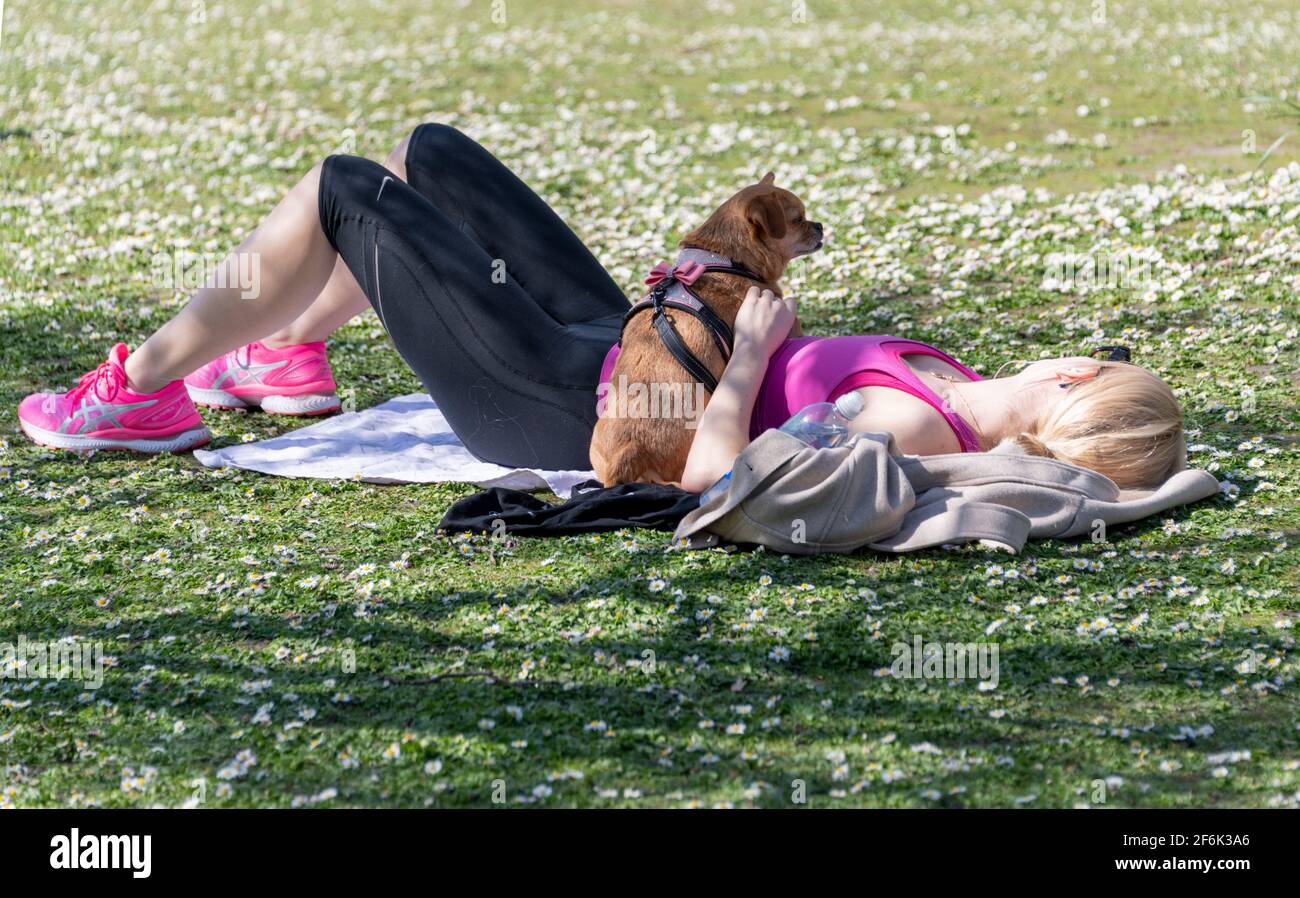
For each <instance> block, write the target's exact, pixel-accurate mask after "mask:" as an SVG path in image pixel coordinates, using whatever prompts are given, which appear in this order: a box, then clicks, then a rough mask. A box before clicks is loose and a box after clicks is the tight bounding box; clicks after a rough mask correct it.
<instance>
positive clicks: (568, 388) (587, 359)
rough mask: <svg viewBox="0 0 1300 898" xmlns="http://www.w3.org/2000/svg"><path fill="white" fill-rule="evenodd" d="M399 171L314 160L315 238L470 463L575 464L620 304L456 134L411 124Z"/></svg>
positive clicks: (582, 250)
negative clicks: (344, 271)
mask: <svg viewBox="0 0 1300 898" xmlns="http://www.w3.org/2000/svg"><path fill="white" fill-rule="evenodd" d="M406 174H407V183H403V182H402V181H400V180H398V179H397V178H396V177H394V176H393V173H392V172H390V171H389V170H388V169H386V168H384V167H383V166H381V165H378V164H377V163H374V162H371V161H369V160H367V159H362V158H359V157H357V156H330V157H329V158H328V159H326V160H325V164H324V167H323V169H322V171H321V178H320V220H321V227H322V228H324V230H325V236H326V237H327V238H329V241H330V243H331V244H332V245H333V246H334V248H335V249H336V250H338V253H339V256H340V257H342V259H343V261H344V263H346V264H347V266H348V268H349V269H350V270H351V272H352V274H353V275H354V276H355V277H356V279H357V283H358V284H360V285H361V289H362V290H364V291H365V294H366V296H367V297H369V299H370V304H371V305H372V306H374V309H375V312H376V313H377V314H378V315H379V320H380V321H382V322H383V325H384V328H385V329H386V330H387V331H388V334H389V336H391V337H392V339H393V343H394V344H396V346H397V351H398V352H399V353H401V356H402V358H403V359H405V360H406V363H407V364H408V365H410V366H411V368H412V369H413V370H414V371H415V373H416V375H418V376H419V378H420V380H421V381H422V382H423V383H424V386H425V388H426V389H428V391H429V393H430V395H432V396H433V398H434V400H435V401H436V402H437V403H438V407H439V408H440V409H441V410H442V412H443V414H444V415H446V417H447V422H448V423H449V424H450V425H451V427H452V429H453V430H454V431H455V432H456V435H457V436H459V437H460V439H461V440H462V441H464V443H465V446H466V447H467V448H468V449H469V450H470V452H472V453H474V455H476V456H477V457H479V458H481V459H483V460H484V461H490V462H497V463H499V464H504V465H511V466H519V467H542V468H551V469H579V470H581V469H586V468H589V467H590V462H589V461H588V458H587V450H588V445H589V444H590V442H591V429H592V427H593V426H594V425H595V423H596V381H597V380H598V379H599V377H600V365H601V361H602V360H603V359H604V357H605V353H606V352H607V351H608V350H609V347H610V346H612V345H613V344H614V342H615V341H616V340H617V339H618V336H619V325H620V322H621V320H622V316H623V314H624V313H625V312H626V311H627V309H628V302H627V298H626V297H625V296H624V295H623V292H622V291H621V290H620V289H619V288H618V285H617V284H615V283H614V281H613V279H611V278H610V276H609V274H607V273H606V271H605V269H603V268H602V267H601V266H600V263H599V262H597V261H596V259H595V257H594V256H592V254H591V252H590V251H589V250H588V249H587V247H585V246H584V245H583V244H582V241H580V240H579V239H578V238H577V236H576V235H574V233H573V232H572V231H571V230H569V228H568V226H566V225H565V223H564V222H563V221H561V220H560V217H559V216H558V215H556V214H555V212H554V211H553V210H552V209H551V208H550V207H549V206H547V205H546V203H545V202H543V201H542V199H541V198H540V197H539V196H537V194H535V193H533V191H532V190H530V189H529V188H528V187H527V185H525V184H524V183H523V181H520V180H519V178H517V177H516V176H515V175H514V173H513V172H511V171H510V170H509V169H508V168H506V167H505V165H503V164H502V163H501V162H500V160H498V159H497V158H496V157H494V156H493V155H492V154H491V153H489V152H488V151H487V150H485V149H483V147H481V146H479V145H478V144H477V143H475V142H474V141H472V140H470V139H469V138H468V137H466V136H465V135H464V134H462V133H460V132H459V131H457V130H456V129H455V128H451V127H448V126H447V125H421V126H420V127H419V128H416V129H415V132H414V133H413V134H412V135H411V140H410V143H409V145H408V147H407V151H406Z"/></svg>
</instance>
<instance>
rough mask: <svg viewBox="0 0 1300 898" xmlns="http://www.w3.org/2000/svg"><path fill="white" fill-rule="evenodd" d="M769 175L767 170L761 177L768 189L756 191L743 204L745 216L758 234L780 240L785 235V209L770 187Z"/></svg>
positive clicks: (770, 174) (770, 175)
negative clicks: (764, 175) (765, 174)
mask: <svg viewBox="0 0 1300 898" xmlns="http://www.w3.org/2000/svg"><path fill="white" fill-rule="evenodd" d="M771 177H772V173H771V172H768V173H767V177H765V178H763V184H766V185H768V189H766V190H760V191H756V192H755V193H754V194H753V195H752V196H750V197H749V199H748V201H747V202H746V204H745V218H746V219H748V220H749V223H750V224H752V225H753V226H754V227H755V228H756V229H757V230H758V232H759V234H761V235H766V236H768V237H771V238H772V239H774V240H780V239H781V238H782V237H784V236H785V209H783V208H781V201H780V200H779V199H777V196H776V193H774V192H773V191H772V189H771V184H770V179H771ZM759 186H760V187H761V186H763V185H762V184H760V185H759Z"/></svg>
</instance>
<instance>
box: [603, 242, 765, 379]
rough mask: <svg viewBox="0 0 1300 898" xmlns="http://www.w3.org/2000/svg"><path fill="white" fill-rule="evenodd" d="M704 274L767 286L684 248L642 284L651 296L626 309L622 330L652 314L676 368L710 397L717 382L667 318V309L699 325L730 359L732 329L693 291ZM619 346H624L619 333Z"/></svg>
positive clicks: (717, 258)
mask: <svg viewBox="0 0 1300 898" xmlns="http://www.w3.org/2000/svg"><path fill="white" fill-rule="evenodd" d="M705 274H734V275H738V276H739V277H743V278H749V279H750V280H751V281H754V282H756V283H759V284H763V283H766V282H765V281H764V280H763V279H762V278H760V277H759V276H758V275H756V274H754V273H753V272H752V271H750V270H749V269H747V268H743V267H741V266H739V265H735V264H733V263H732V261H731V260H730V259H728V258H725V257H723V256H719V255H717V254H716V253H711V252H707V251H705V250H702V249H692V248H686V249H683V250H682V251H681V253H680V254H679V255H678V256H677V264H676V265H674V266H672V267H671V268H670V267H668V263H667V262H660V263H659V264H658V265H656V266H655V267H654V269H653V270H652V271H651V272H650V274H649V276H648V277H646V279H645V283H646V286H648V287H649V288H650V292H649V293H648V294H647V295H646V297H645V299H642V300H641V301H640V302H638V303H636V304H635V305H634V306H632V308H630V309H628V312H627V314H626V315H624V316H623V330H626V329H627V323H628V322H629V321H631V320H632V319H633V318H635V317H636V316H637V315H639V314H641V313H642V312H644V311H646V310H647V309H649V310H651V318H650V323H651V324H653V325H654V329H655V333H657V334H658V335H659V339H660V340H661V341H662V342H663V344H664V348H666V349H667V350H668V351H669V352H670V353H671V354H672V357H673V358H674V359H676V360H677V364H679V365H681V366H682V367H683V368H685V369H686V373H687V374H689V375H690V376H691V377H693V378H694V379H695V380H696V381H698V382H699V383H702V384H704V389H706V390H708V391H709V392H710V393H712V392H713V391H714V390H716V389H717V388H718V379H717V378H716V377H714V376H713V372H711V371H710V370H709V369H708V366H706V365H705V364H704V363H703V362H702V361H700V359H699V358H698V357H697V356H696V355H695V353H693V352H691V350H690V347H688V346H687V345H686V341H685V340H683V339H682V335H681V334H679V333H678V332H677V328H675V327H673V323H672V321H671V320H670V319H669V317H668V315H667V314H666V312H667V310H668V309H676V310H678V311H681V312H685V313H686V314H688V315H690V316H691V317H693V318H694V319H695V320H697V321H699V322H700V324H703V325H704V327H705V329H706V330H707V331H708V332H709V335H710V336H711V337H712V338H713V342H714V344H715V345H717V347H718V351H719V352H721V353H722V358H723V361H724V362H726V361H728V360H730V359H731V350H732V346H733V345H734V343H735V335H734V334H732V332H731V326H730V325H728V324H727V322H725V321H723V320H722V318H721V317H719V315H718V313H717V312H715V311H713V309H711V308H709V306H708V303H706V302H705V301H704V300H703V299H701V298H700V295H699V294H698V293H696V292H695V290H694V289H692V288H693V286H694V285H695V282H696V281H697V280H699V279H700V277H701V276H702V275H705ZM618 345H619V346H622V345H623V337H622V333H621V332H620V334H619V340H618Z"/></svg>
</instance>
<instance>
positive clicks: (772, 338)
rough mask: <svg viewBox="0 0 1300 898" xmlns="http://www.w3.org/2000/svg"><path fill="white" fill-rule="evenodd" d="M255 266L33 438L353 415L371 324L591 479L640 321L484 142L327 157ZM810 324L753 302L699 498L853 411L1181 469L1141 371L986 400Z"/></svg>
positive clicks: (1021, 387)
mask: <svg viewBox="0 0 1300 898" xmlns="http://www.w3.org/2000/svg"><path fill="white" fill-rule="evenodd" d="M246 258H252V259H255V260H256V261H257V264H258V266H259V274H260V284H259V289H258V290H257V291H256V295H253V296H249V295H248V293H249V291H248V290H247V287H246V285H240V284H235V285H232V286H223V285H222V283H223V280H224V279H213V280H212V281H210V282H209V284H208V285H207V286H205V287H203V288H202V289H200V290H199V291H198V292H197V293H196V294H195V295H194V297H193V298H192V299H191V300H190V302H189V303H188V304H187V305H186V306H185V307H184V308H183V309H182V310H181V311H180V313H179V314H177V315H176V317H175V318H173V319H172V320H171V321H169V322H168V323H167V324H165V325H163V326H162V327H161V328H159V329H158V331H156V332H155V333H154V334H153V335H152V336H151V337H149V338H148V339H147V340H146V341H145V342H144V343H143V344H142V345H141V346H140V347H139V348H138V349H136V350H135V351H134V352H131V351H130V350H129V349H128V348H127V347H126V345H125V344H122V343H119V344H117V345H116V346H114V347H113V348H112V349H111V350H110V351H109V354H108V359H107V360H106V361H105V362H104V363H103V364H101V365H100V366H99V367H97V368H95V369H94V370H92V371H90V372H89V373H87V374H86V375H85V376H83V377H82V378H81V380H80V381H79V382H78V384H77V386H75V387H74V388H73V389H72V390H70V391H68V392H66V393H36V394H33V395H31V396H28V397H27V398H26V399H24V400H23V401H22V402H21V403H20V405H19V408H18V417H19V420H20V422H21V424H22V427H23V430H24V431H25V432H26V433H27V434H28V436H29V437H31V438H32V439H33V440H34V441H36V442H37V443H40V444H42V445H47V446H52V447H55V448H62V449H72V450H98V449H132V450H136V451H140V452H179V451H185V450H188V449H191V448H193V447H195V446H198V445H201V444H203V443H205V442H207V440H208V438H209V435H208V431H207V428H206V427H205V426H204V425H203V421H202V419H201V418H200V416H199V413H198V410H197V408H196V407H195V403H196V402H197V403H199V404H202V405H208V406H212V407H221V408H232V407H235V408H242V407H247V406H260V407H261V408H262V409H263V410H264V411H267V412H270V413H277V414H294V415H311V414H321V413H325V412H329V411H333V410H335V409H337V408H338V407H339V402H338V398H337V396H336V395H335V385H334V380H333V375H332V372H331V369H330V365H329V361H328V360H327V358H326V352H325V343H324V341H325V339H326V338H327V337H328V336H329V335H330V334H331V333H332V332H333V331H334V330H335V329H336V328H338V327H339V326H340V325H342V324H344V323H345V322H347V321H348V320H349V319H351V318H352V317H354V316H355V315H357V314H359V313H361V312H362V311H363V310H364V309H365V308H366V307H367V306H368V305H369V306H371V307H373V308H374V309H375V312H376V314H377V315H378V316H379V319H380V321H381V322H382V323H383V325H384V327H385V328H386V330H387V331H388V333H389V335H390V336H391V337H392V339H393V342H394V343H395V345H396V347H397V349H398V352H399V353H400V354H401V356H402V358H403V359H404V360H405V361H406V363H407V364H408V365H410V366H411V368H412V369H413V370H414V371H415V373H416V374H417V375H418V376H419V378H420V379H421V381H422V382H423V383H424V385H425V387H426V388H427V389H428V391H429V393H430V394H431V395H432V396H433V398H434V400H435V401H437V403H438V405H439V407H440V408H441V409H442V410H443V412H444V414H445V415H446V418H447V420H448V422H449V423H450V424H451V425H452V428H453V429H454V430H455V431H456V434H457V435H458V436H459V437H460V438H461V440H463V441H464V443H465V445H466V446H467V447H468V448H469V449H470V451H471V452H473V453H474V454H475V455H477V456H478V457H480V458H483V459H484V460H487V461H492V462H497V463H500V464H504V465H511V466H517V467H540V468H550V469H585V468H587V467H588V466H589V461H588V447H589V444H590V440H591V432H592V427H593V425H594V424H595V421H596V401H595V395H596V387H597V383H598V381H599V380H600V379H601V371H602V362H605V361H606V359H607V355H610V354H611V346H613V345H614V344H615V343H616V342H617V341H618V338H619V333H620V327H621V324H622V320H623V316H624V314H625V313H626V312H627V310H628V303H627V300H626V298H625V297H624V295H623V293H622V291H621V290H620V289H619V288H618V286H617V284H615V283H614V281H613V280H612V279H611V278H610V276H609V275H608V274H607V273H606V272H605V270H604V269H603V268H602V267H601V266H600V264H599V263H598V262H597V261H596V259H595V257H594V256H592V254H591V253H590V251H589V250H588V249H587V248H586V247H585V246H583V244H582V243H581V241H579V240H578V238H577V237H576V236H575V235H574V234H573V232H572V231H571V230H570V229H569V228H568V227H567V226H566V225H565V224H564V223H563V222H562V221H561V220H560V218H559V217H558V216H557V215H556V214H555V212H554V211H553V210H551V209H550V208H549V207H548V206H547V205H546V204H545V203H544V202H543V201H542V200H541V199H540V198H539V197H538V196H537V195H536V194H535V193H533V192H532V191H531V190H530V189H529V188H528V187H527V186H526V185H524V183H523V182H522V181H520V180H519V179H518V178H517V177H515V175H514V174H512V173H511V172H510V171H509V170H508V169H507V168H506V167H505V166H504V165H503V164H502V163H501V162H500V161H499V160H497V159H496V158H495V157H493V156H492V155H491V154H490V153H489V152H487V151H486V150H485V149H483V148H482V147H481V146H479V145H478V144H476V143H475V142H473V141H472V140H470V139H469V138H468V137H466V136H465V135H463V134H461V133H460V132H458V131H456V130H455V129H453V128H450V127H447V126H445V125H422V126H421V127H419V128H417V129H416V130H415V131H414V132H412V134H411V135H410V136H409V137H408V138H407V139H405V140H403V141H402V142H401V143H400V144H399V145H398V146H397V147H396V148H395V149H394V150H393V152H392V154H391V155H389V157H388V159H387V160H386V161H385V164H384V165H382V166H381V165H378V164H376V163H374V162H371V161H368V160H365V159H361V158H359V157H355V156H331V157H329V158H328V159H326V160H325V161H324V162H323V163H322V164H320V165H318V166H316V167H315V168H313V169H312V170H311V171H310V172H308V173H307V175H306V176H305V177H303V179H302V180H301V181H299V182H298V184H297V185H296V186H295V187H294V188H293V189H292V190H290V191H289V194H288V195H287V196H286V197H285V198H284V199H283V200H282V201H281V202H280V203H279V204H278V205H277V206H276V207H275V209H273V210H272V211H271V213H270V215H268V216H267V218H266V219H265V220H264V221H263V222H262V224H261V225H260V226H259V227H258V228H257V229H256V230H255V231H254V232H253V233H252V234H251V235H250V236H249V237H247V238H246V239H245V240H244V241H243V243H241V244H240V245H239V247H238V248H237V249H236V250H235V251H234V253H233V254H232V255H231V256H230V257H229V258H228V260H227V262H226V266H227V269H228V270H231V271H236V270H239V269H240V265H241V260H243V259H246ZM503 260H508V264H506V263H505V262H503ZM232 280H238V279H232ZM794 320H795V306H794V301H793V300H792V299H790V298H788V297H785V298H783V297H778V296H775V295H774V294H773V293H772V292H771V291H770V290H760V289H759V288H753V289H751V290H750V291H749V293H748V295H747V296H746V298H745V301H744V304H743V305H742V306H741V309H740V312H739V314H738V317H737V319H736V324H735V328H734V337H735V339H734V351H733V354H732V356H731V359H730V361H729V362H728V363H727V365H726V368H725V371H724V372H723V374H722V377H721V379H720V381H719V384H718V389H717V391H716V392H715V393H714V394H713V396H712V398H711V401H710V402H709V404H708V405H707V407H706V408H705V411H704V414H703V417H702V418H701V419H700V421H699V428H698V429H697V431H696V435H695V439H694V442H693V444H692V446H691V450H690V455H689V458H688V460H687V463H686V470H685V473H684V474H683V476H682V479H681V482H682V485H683V486H684V487H685V488H687V489H690V490H694V491H700V490H703V489H705V488H706V487H708V486H709V485H710V484H711V483H712V482H713V481H714V480H716V479H717V477H719V476H720V475H721V474H722V473H724V472H725V471H727V470H729V469H730V467H731V465H732V462H733V460H734V459H735V456H736V455H737V454H738V453H739V451H740V450H741V449H742V448H744V446H745V445H746V444H747V442H748V441H749V439H750V438H751V436H752V435H754V433H755V432H754V430H753V428H755V427H757V428H758V430H759V432H761V430H762V429H763V428H765V427H768V426H777V425H779V424H780V423H781V421H782V420H784V418H785V417H788V415H789V414H790V413H791V411H794V410H797V409H798V408H800V407H802V406H803V405H806V404H808V403H810V402H816V401H824V400H833V399H835V398H837V396H839V395H841V394H842V393H844V392H847V391H848V390H860V391H861V392H862V393H863V395H864V397H865V398H866V400H867V402H866V408H865V410H864V411H863V412H862V414H860V415H859V416H858V417H857V418H856V419H855V421H854V422H853V424H854V428H855V429H858V430H870V431H888V432H890V433H892V434H894V437H895V439H896V441H897V444H898V446H899V448H900V449H902V451H904V452H907V453H912V454H936V453H946V452H958V451H962V452H976V451H980V450H983V449H989V448H991V447H992V446H994V445H996V444H997V443H999V442H1001V441H1002V440H1004V439H1013V440H1015V441H1016V442H1018V443H1019V444H1020V445H1021V446H1022V447H1024V448H1025V449H1026V450H1028V451H1029V452H1031V453H1034V454H1038V455H1049V456H1053V457H1056V458H1059V459H1062V460H1064V461H1068V462H1072V463H1074V464H1078V465H1081V466H1083V467H1087V468H1091V469H1093V470H1095V471H1098V472H1100V473H1102V474H1105V475H1107V476H1109V477H1110V478H1111V479H1112V480H1114V481H1115V482H1116V483H1117V484H1118V485H1119V486H1121V487H1144V486H1154V485H1156V484H1159V483H1161V482H1163V481H1164V480H1165V479H1166V478H1167V477H1168V476H1169V475H1170V474H1172V473H1173V472H1175V471H1177V470H1180V469H1181V468H1183V467H1184V466H1185V457H1186V452H1185V449H1184V444H1183V432H1182V413H1181V411H1180V410H1179V407H1178V403H1177V400H1176V399H1175V398H1174V396H1173V393H1172V392H1171V391H1170V389H1169V388H1168V387H1167V386H1166V385H1165V384H1164V383H1163V382H1162V381H1161V380H1159V379H1158V378H1157V377H1155V376H1154V375H1153V374H1151V373H1150V372H1148V371H1145V370H1143V369H1142V368H1139V367H1136V366H1133V365H1129V364H1126V363H1123V362H1118V361H1104V362H1103V361H1097V360H1095V359H1092V358H1088V357H1075V358H1063V359H1052V360H1046V361H1038V362H1034V363H1033V364H1031V365H1029V366H1028V367H1027V368H1025V369H1024V370H1023V371H1021V372H1020V373H1018V374H1015V375H1013V376H1009V377H994V378H991V379H987V380H983V379H980V378H979V376H978V375H976V374H975V373H974V372H973V371H971V370H969V369H968V368H966V367H964V366H962V365H961V364H960V363H958V362H957V361H956V360H954V359H952V358H951V357H949V356H947V355H946V354H944V353H943V352H941V351H939V350H937V349H935V348H933V347H930V346H926V345H925V344H922V343H917V342H915V341H911V340H903V339H899V338H892V337H830V338H818V337H802V338H798V339H795V340H787V339H786V336H787V335H788V333H789V332H790V328H791V326H792V325H793V323H794Z"/></svg>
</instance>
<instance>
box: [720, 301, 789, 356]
mask: <svg viewBox="0 0 1300 898" xmlns="http://www.w3.org/2000/svg"><path fill="white" fill-rule="evenodd" d="M797 321H798V316H797V315H796V314H795V302H794V300H793V299H791V298H790V297H788V296H785V297H782V296H777V295H776V294H775V293H773V292H772V291H771V290H765V289H762V288H759V287H750V288H749V292H748V293H746V294H745V301H744V302H743V303H741V306H740V311H739V312H737V313H736V327H735V334H736V345H737V346H741V345H742V344H744V345H748V346H750V347H752V348H753V349H754V351H755V352H761V353H762V356H763V358H764V359H767V358H769V357H771V355H772V353H774V352H776V350H777V347H778V346H780V345H781V344H782V343H784V342H785V340H786V338H787V337H788V336H789V335H790V329H791V328H792V327H794V325H795V324H796V322H797Z"/></svg>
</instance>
